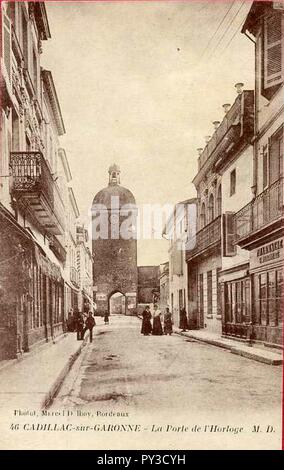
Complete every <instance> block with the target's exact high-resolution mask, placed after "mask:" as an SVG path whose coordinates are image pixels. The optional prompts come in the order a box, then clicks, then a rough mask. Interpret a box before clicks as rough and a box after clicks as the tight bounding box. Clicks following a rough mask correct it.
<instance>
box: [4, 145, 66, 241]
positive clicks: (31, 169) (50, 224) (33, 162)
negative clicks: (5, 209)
mask: <svg viewBox="0 0 284 470" xmlns="http://www.w3.org/2000/svg"><path fill="white" fill-rule="evenodd" d="M10 167H11V175H12V193H13V195H14V196H15V197H16V199H17V200H18V202H22V201H23V202H25V203H26V204H27V205H28V207H29V209H30V210H31V212H32V213H33V215H34V216H35V218H36V219H37V222H38V223H39V225H40V226H42V227H43V228H44V229H45V230H46V231H47V232H49V233H51V234H52V235H62V234H63V233H64V230H65V211H64V205H63V202H62V199H61V196H60V194H59V190H58V188H57V185H56V183H55V182H54V180H53V177H52V174H51V171H50V169H49V166H48V164H47V162H46V161H45V159H44V157H43V155H42V153H41V152H11V154H10Z"/></svg>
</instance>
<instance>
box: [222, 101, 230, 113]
mask: <svg viewBox="0 0 284 470" xmlns="http://www.w3.org/2000/svg"><path fill="white" fill-rule="evenodd" d="M222 107H223V109H224V112H225V114H227V112H228V111H229V109H230V107H231V105H230V104H229V103H226V104H223V105H222Z"/></svg>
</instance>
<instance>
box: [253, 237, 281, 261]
mask: <svg viewBox="0 0 284 470" xmlns="http://www.w3.org/2000/svg"><path fill="white" fill-rule="evenodd" d="M283 254H284V253H283V238H280V239H278V240H275V241H273V242H270V243H267V244H266V245H263V246H261V247H259V248H257V249H256V250H253V252H252V259H251V265H252V264H253V265H254V266H259V265H263V264H266V263H271V262H273V261H280V260H281V259H283ZM251 267H252V266H251Z"/></svg>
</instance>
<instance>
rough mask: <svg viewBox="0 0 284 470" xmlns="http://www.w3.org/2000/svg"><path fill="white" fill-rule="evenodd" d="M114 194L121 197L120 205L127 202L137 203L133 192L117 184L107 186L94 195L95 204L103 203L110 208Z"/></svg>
mask: <svg viewBox="0 0 284 470" xmlns="http://www.w3.org/2000/svg"><path fill="white" fill-rule="evenodd" d="M114 196H116V197H119V207H122V206H124V205H125V204H135V198H134V196H133V194H132V192H131V191H129V189H127V188H124V187H123V186H120V185H118V184H117V185H115V186H107V187H106V188H104V189H102V190H101V191H99V192H98V193H97V194H96V195H95V197H94V200H93V205H95V204H103V205H104V206H105V207H107V209H110V208H111V198H112V197H114Z"/></svg>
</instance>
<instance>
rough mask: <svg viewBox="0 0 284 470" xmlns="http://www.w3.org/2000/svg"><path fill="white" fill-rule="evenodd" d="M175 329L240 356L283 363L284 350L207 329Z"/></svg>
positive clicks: (178, 332)
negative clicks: (239, 339)
mask: <svg viewBox="0 0 284 470" xmlns="http://www.w3.org/2000/svg"><path fill="white" fill-rule="evenodd" d="M173 330H174V333H176V334H179V335H182V336H186V337H188V338H191V339H194V340H196V341H200V342H202V343H207V344H211V345H213V346H217V347H220V348H223V349H228V350H230V351H231V353H233V354H238V355H239V356H243V357H246V358H248V359H252V360H254V361H258V362H263V363H265V364H269V365H274V366H278V365H281V364H283V352H282V351H281V350H279V351H278V352H276V350H275V352H274V351H271V350H270V349H268V348H267V349H264V348H262V347H261V346H258V345H253V346H249V345H247V344H243V343H241V342H240V341H237V340H234V339H229V338H222V337H221V336H220V335H218V334H216V333H212V332H210V331H206V330H190V331H186V332H181V331H180V330H179V329H178V328H177V327H175V326H174V327H173Z"/></svg>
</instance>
